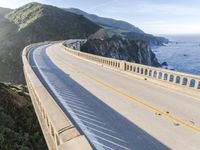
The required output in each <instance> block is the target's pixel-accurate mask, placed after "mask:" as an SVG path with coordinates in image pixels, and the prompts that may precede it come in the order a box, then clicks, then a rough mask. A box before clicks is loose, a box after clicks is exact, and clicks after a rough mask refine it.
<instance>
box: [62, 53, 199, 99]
mask: <svg viewBox="0 0 200 150" xmlns="http://www.w3.org/2000/svg"><path fill="white" fill-rule="evenodd" d="M63 52H64V53H67V54H68V55H70V56H73V57H75V58H77V59H80V60H83V61H86V62H89V63H92V64H95V65H97V66H103V68H104V69H106V70H108V71H112V72H115V73H117V74H119V75H120V76H123V77H127V78H129V79H133V78H132V77H135V78H137V79H140V80H141V79H142V78H143V77H144V78H146V77H149V76H143V77H140V76H139V75H138V74H131V72H123V71H119V70H117V69H115V68H112V67H109V66H106V65H104V64H98V63H96V62H94V61H91V60H87V59H84V58H81V57H79V56H76V55H73V54H71V53H69V52H67V51H66V50H63ZM122 72H123V73H122ZM161 82H163V81H162V80H161ZM147 84H149V85H156V86H157V87H159V88H162V89H165V90H168V91H170V92H173V93H175V94H179V95H182V96H187V97H190V98H193V99H194V100H196V101H198V102H200V100H199V98H197V97H196V96H192V95H189V94H188V93H181V92H179V90H177V89H175V90H176V91H174V89H172V88H166V87H167V86H165V85H162V84H158V83H155V82H152V81H150V82H147Z"/></svg>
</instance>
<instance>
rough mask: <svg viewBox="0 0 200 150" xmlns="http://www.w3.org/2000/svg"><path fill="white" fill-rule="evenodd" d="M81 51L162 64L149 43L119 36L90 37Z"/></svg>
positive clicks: (151, 63)
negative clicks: (105, 37)
mask: <svg viewBox="0 0 200 150" xmlns="http://www.w3.org/2000/svg"><path fill="white" fill-rule="evenodd" d="M81 51H84V52H87V53H92V54H95V55H100V56H105V57H110V58H115V59H120V60H126V61H130V62H136V63H139V64H145V65H150V66H160V64H159V63H158V61H157V58H156V57H155V54H154V53H153V52H152V51H151V48H150V46H149V44H148V43H147V42H145V41H141V40H129V39H122V38H121V37H118V36H113V37H112V38H107V39H104V40H100V39H89V40H88V41H87V42H86V43H85V44H84V45H82V47H81Z"/></svg>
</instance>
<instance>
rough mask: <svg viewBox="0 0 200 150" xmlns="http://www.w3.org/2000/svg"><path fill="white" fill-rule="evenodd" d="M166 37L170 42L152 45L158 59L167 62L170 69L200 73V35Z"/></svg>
mask: <svg viewBox="0 0 200 150" xmlns="http://www.w3.org/2000/svg"><path fill="white" fill-rule="evenodd" d="M165 37H166V38H168V39H169V40H170V43H169V44H167V45H165V46H160V47H152V50H153V51H154V53H155V54H156V57H157V58H158V61H159V62H160V63H163V62H167V64H168V66H167V68H168V69H172V70H176V71H180V72H185V73H190V74H196V75H200V35H195V36H194V35H193V36H165Z"/></svg>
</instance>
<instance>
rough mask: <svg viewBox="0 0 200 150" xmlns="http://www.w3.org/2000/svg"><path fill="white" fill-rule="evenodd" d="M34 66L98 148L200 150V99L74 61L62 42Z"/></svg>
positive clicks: (32, 58)
mask: <svg viewBox="0 0 200 150" xmlns="http://www.w3.org/2000/svg"><path fill="white" fill-rule="evenodd" d="M29 62H30V64H31V66H32V68H33V70H34V71H35V73H36V74H37V76H38V77H39V79H40V80H41V81H42V83H43V84H44V85H45V87H46V88H47V89H48V91H49V92H50V94H51V95H52V96H53V97H54V99H55V100H56V101H57V103H58V104H59V105H60V107H61V108H62V109H63V111H64V112H65V113H66V115H67V116H68V117H70V119H71V120H72V122H73V123H74V124H75V126H76V127H77V128H78V129H79V131H80V132H81V133H82V134H85V135H86V137H87V138H88V140H89V142H90V143H91V145H92V146H93V148H94V149H98V150H110V149H111V150H112V149H113V150H165V149H176V150H200V99H198V98H195V97H192V96H190V95H187V94H184V93H181V92H180V91H179V92H178V91H174V90H172V89H169V88H165V87H161V86H158V85H154V84H153V83H151V82H149V81H145V80H142V79H140V78H136V77H134V76H130V75H126V74H124V73H121V72H119V71H115V70H111V69H108V68H105V67H102V66H101V65H97V64H94V63H91V62H89V61H86V60H82V59H79V58H76V57H74V56H71V55H70V54H68V53H67V52H66V51H65V50H64V49H62V48H61V47H60V44H59V43H55V44H48V45H43V46H40V47H37V48H34V49H33V50H32V51H31V52H30V53H29Z"/></svg>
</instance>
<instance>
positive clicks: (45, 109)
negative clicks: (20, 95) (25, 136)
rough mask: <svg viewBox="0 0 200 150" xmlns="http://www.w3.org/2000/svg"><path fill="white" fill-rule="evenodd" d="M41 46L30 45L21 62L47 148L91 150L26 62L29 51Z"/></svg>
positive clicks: (24, 51)
mask: <svg viewBox="0 0 200 150" xmlns="http://www.w3.org/2000/svg"><path fill="white" fill-rule="evenodd" d="M43 44H44V43H38V44H32V45H30V46H27V47H26V48H24V50H23V53H22V60H23V65H24V67H23V68H24V74H25V78H26V82H27V86H28V89H29V93H30V96H31V99H32V103H33V106H34V109H35V112H36V115H37V117H38V120H39V123H40V126H41V128H42V131H43V134H44V137H45V140H46V142H47V145H48V148H49V149H51V150H54V149H55V150H57V149H58V150H67V149H69V150H71V149H75V150H92V148H91V146H90V144H89V142H88V141H87V140H86V138H85V136H84V135H81V134H80V133H79V132H78V130H77V129H76V128H75V127H74V125H73V124H72V122H71V121H70V120H69V119H68V118H67V116H66V115H65V114H64V112H63V111H62V110H61V108H60V107H59V106H58V104H57V103H56V102H55V100H54V99H53V98H52V96H51V95H50V94H49V93H48V91H47V90H46V88H45V87H44V86H43V84H42V83H41V81H40V80H39V79H38V77H37V76H36V74H35V73H34V71H33V70H32V68H31V66H30V64H29V62H28V59H27V55H28V53H29V51H30V50H31V49H32V48H34V47H37V46H40V45H43Z"/></svg>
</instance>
